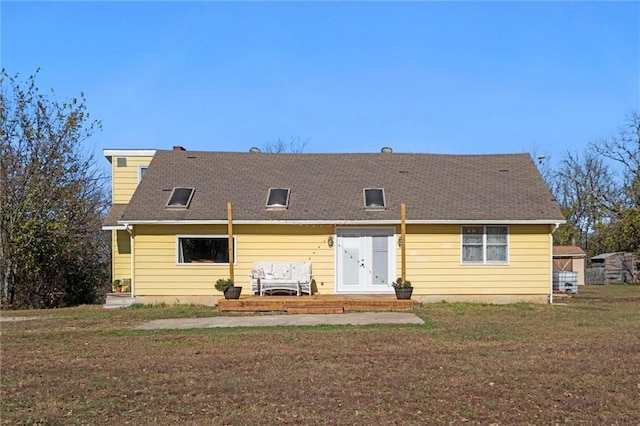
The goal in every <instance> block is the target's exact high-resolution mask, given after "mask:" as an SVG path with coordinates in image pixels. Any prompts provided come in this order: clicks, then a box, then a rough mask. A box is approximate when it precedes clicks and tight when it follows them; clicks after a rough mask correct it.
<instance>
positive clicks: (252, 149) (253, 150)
mask: <svg viewBox="0 0 640 426" xmlns="http://www.w3.org/2000/svg"><path fill="white" fill-rule="evenodd" d="M249 152H262V151H261V150H260V148H258V147H256V146H252V147H251V149H250V150H249Z"/></svg>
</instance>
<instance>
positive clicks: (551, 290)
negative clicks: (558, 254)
mask: <svg viewBox="0 0 640 426" xmlns="http://www.w3.org/2000/svg"><path fill="white" fill-rule="evenodd" d="M559 227H560V224H559V223H556V224H554V227H553V229H552V230H551V233H550V234H549V244H550V245H551V268H550V270H551V273H550V277H549V278H550V280H549V282H550V284H551V289H550V291H549V304H550V305H553V233H554V232H556V230H557V229H558V228H559Z"/></svg>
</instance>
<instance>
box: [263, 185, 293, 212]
mask: <svg viewBox="0 0 640 426" xmlns="http://www.w3.org/2000/svg"><path fill="white" fill-rule="evenodd" d="M290 192H291V191H290V190H289V188H269V195H268V197H267V208H268V209H286V208H288V207H289V193H290Z"/></svg>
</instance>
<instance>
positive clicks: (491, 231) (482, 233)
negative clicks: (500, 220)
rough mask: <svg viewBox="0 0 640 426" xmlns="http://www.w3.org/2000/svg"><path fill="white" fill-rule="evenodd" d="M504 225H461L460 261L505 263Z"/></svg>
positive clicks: (505, 233)
mask: <svg viewBox="0 0 640 426" xmlns="http://www.w3.org/2000/svg"><path fill="white" fill-rule="evenodd" d="M508 234H509V229H508V228H507V227H506V226H463V227H462V263H478V264H487V263H507V235H508Z"/></svg>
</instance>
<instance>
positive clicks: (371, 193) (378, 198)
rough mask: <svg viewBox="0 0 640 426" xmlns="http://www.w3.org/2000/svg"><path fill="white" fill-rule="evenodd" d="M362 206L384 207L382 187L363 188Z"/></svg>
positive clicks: (370, 207) (369, 207)
mask: <svg viewBox="0 0 640 426" xmlns="http://www.w3.org/2000/svg"><path fill="white" fill-rule="evenodd" d="M364 207H365V208H367V209H384V208H385V202H384V189H380V188H365V189H364Z"/></svg>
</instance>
